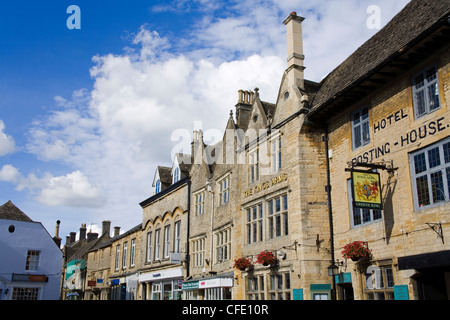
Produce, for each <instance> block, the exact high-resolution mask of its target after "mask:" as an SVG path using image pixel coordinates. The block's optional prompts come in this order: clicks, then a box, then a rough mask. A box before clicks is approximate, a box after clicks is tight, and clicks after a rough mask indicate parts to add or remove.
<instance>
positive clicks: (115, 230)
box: [114, 227, 120, 237]
mask: <svg viewBox="0 0 450 320" xmlns="http://www.w3.org/2000/svg"><path fill="white" fill-rule="evenodd" d="M119 234H120V227H114V237H116V236H118V235H119Z"/></svg>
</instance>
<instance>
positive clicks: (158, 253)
mask: <svg viewBox="0 0 450 320" xmlns="http://www.w3.org/2000/svg"><path fill="white" fill-rule="evenodd" d="M154 255H155V256H154V259H155V261H160V260H161V228H158V229H156V230H155V252H154Z"/></svg>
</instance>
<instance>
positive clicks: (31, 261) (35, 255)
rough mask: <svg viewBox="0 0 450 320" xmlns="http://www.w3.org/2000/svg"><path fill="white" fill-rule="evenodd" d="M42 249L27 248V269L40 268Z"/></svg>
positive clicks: (34, 269)
mask: <svg viewBox="0 0 450 320" xmlns="http://www.w3.org/2000/svg"><path fill="white" fill-rule="evenodd" d="M40 255H41V251H40V250H27V259H26V261H25V270H28V271H37V270H38V268H39V257H40Z"/></svg>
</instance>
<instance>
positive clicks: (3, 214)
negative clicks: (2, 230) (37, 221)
mask: <svg viewBox="0 0 450 320" xmlns="http://www.w3.org/2000/svg"><path fill="white" fill-rule="evenodd" d="M0 219H4V220H17V221H26V222H34V221H33V220H32V219H31V218H30V217H28V216H27V215H26V214H25V213H23V212H22V210H20V209H19V208H17V207H16V206H15V205H14V204H13V203H12V202H11V200H9V201H8V202H6V203H5V204H3V205H2V206H0Z"/></svg>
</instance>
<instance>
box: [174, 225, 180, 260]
mask: <svg viewBox="0 0 450 320" xmlns="http://www.w3.org/2000/svg"><path fill="white" fill-rule="evenodd" d="M174 231H175V235H174V237H175V241H174V252H176V253H179V252H180V250H181V220H178V221H175V223H174Z"/></svg>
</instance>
